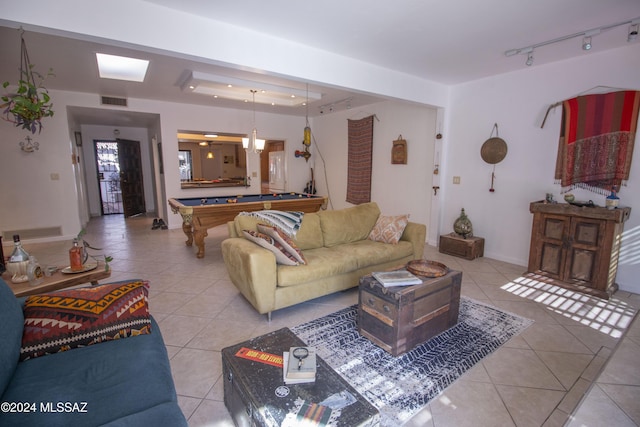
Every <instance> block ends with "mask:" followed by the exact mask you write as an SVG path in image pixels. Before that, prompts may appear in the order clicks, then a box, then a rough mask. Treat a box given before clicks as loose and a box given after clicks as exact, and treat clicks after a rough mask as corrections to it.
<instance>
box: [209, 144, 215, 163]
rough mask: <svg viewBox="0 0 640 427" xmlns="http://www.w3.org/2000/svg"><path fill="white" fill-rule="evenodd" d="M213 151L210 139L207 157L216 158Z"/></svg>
mask: <svg viewBox="0 0 640 427" xmlns="http://www.w3.org/2000/svg"><path fill="white" fill-rule="evenodd" d="M214 158H215V156H214V155H213V151H211V141H209V152H208V153H207V159H214Z"/></svg>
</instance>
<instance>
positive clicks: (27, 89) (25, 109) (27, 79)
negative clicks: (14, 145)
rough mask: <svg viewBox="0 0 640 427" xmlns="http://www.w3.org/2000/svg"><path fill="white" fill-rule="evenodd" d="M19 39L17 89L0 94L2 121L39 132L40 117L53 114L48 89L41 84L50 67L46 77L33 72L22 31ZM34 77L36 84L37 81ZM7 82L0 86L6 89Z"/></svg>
mask: <svg viewBox="0 0 640 427" xmlns="http://www.w3.org/2000/svg"><path fill="white" fill-rule="evenodd" d="M20 42H21V43H20V78H19V79H18V85H17V86H18V88H17V90H16V92H14V93H9V94H6V95H4V96H2V101H3V102H4V103H3V104H2V105H0V108H2V109H4V110H3V114H4V120H6V121H8V122H11V123H14V124H15V125H16V127H21V128H23V129H26V130H28V131H30V132H31V133H33V134H35V133H36V132H38V133H40V131H42V119H44V118H45V117H52V116H53V110H52V107H53V103H52V102H51V97H50V96H49V92H47V89H46V88H45V87H44V86H42V83H43V82H44V80H45V77H49V76H52V75H53V70H52V69H49V72H48V73H47V75H46V76H43V75H42V74H40V73H38V72H36V71H34V69H33V68H34V66H33V65H32V64H31V61H29V53H28V52H27V44H26V43H25V41H24V37H23V36H22V34H21V35H20ZM36 78H37V79H38V83H36ZM9 85H10V83H9V82H4V83H3V84H2V87H3V88H4V89H6V88H7V87H8V86H9Z"/></svg>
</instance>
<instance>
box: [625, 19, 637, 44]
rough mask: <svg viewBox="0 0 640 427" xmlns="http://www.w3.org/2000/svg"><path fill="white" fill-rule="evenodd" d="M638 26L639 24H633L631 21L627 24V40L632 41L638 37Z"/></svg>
mask: <svg viewBox="0 0 640 427" xmlns="http://www.w3.org/2000/svg"><path fill="white" fill-rule="evenodd" d="M634 22H635V21H634ZM638 26H640V24H637V23H636V24H634V23H633V22H632V23H631V25H629V35H627V41H628V42H632V41H634V40H635V39H637V38H638Z"/></svg>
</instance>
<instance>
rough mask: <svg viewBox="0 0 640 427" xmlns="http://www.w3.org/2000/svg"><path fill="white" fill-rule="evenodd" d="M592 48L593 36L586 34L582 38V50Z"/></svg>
mask: <svg viewBox="0 0 640 427" xmlns="http://www.w3.org/2000/svg"><path fill="white" fill-rule="evenodd" d="M590 49H591V36H585V37H584V38H583V39H582V50H590Z"/></svg>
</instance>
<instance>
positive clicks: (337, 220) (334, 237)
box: [318, 202, 380, 248]
mask: <svg viewBox="0 0 640 427" xmlns="http://www.w3.org/2000/svg"><path fill="white" fill-rule="evenodd" d="M318 215H319V216H320V226H321V227H322V236H323V239H324V245H325V246H326V247H329V248H330V247H332V246H336V245H341V244H343V243H351V242H356V241H358V240H364V239H367V238H368V237H369V233H371V229H372V228H373V226H374V225H375V223H376V220H377V219H378V216H380V209H379V208H378V205H377V204H376V203H375V202H369V203H363V204H361V205H358V206H354V207H351V208H346V209H340V210H335V211H321V212H318Z"/></svg>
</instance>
